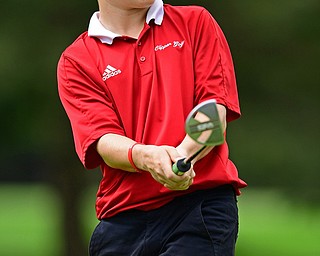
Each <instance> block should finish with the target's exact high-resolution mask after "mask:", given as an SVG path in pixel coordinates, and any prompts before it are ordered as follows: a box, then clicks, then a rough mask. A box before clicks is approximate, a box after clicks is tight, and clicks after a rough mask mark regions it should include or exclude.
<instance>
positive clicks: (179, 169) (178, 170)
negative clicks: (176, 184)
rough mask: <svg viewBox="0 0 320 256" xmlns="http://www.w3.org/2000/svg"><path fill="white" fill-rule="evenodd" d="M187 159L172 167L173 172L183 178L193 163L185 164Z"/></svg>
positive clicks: (180, 160)
mask: <svg viewBox="0 0 320 256" xmlns="http://www.w3.org/2000/svg"><path fill="white" fill-rule="evenodd" d="M184 160H185V158H182V159H179V160H178V161H177V162H175V163H174V164H173V165H172V171H173V172H174V173H175V174H177V175H179V176H181V175H183V174H184V173H185V172H187V171H189V169H190V167H191V163H190V162H188V163H185V162H184Z"/></svg>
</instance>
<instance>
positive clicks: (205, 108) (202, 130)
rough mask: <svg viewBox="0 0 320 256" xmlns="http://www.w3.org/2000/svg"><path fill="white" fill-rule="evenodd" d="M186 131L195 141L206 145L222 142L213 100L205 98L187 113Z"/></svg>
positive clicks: (220, 128)
mask: <svg viewBox="0 0 320 256" xmlns="http://www.w3.org/2000/svg"><path fill="white" fill-rule="evenodd" d="M185 130H186V133H187V134H188V135H189V136H190V137H191V138H192V139H193V140H195V141H196V142H197V143H199V144H203V145H206V146H215V145H220V144H222V143H223V142H224V136H223V132H222V126H221V122H220V118H219V113H218V110H217V104H216V101H215V100H207V101H204V102H202V103H200V104H199V105H197V106H196V107H195V108H194V109H193V110H192V111H191V112H190V114H189V115H188V117H187V119H186V123H185Z"/></svg>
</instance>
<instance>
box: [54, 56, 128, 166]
mask: <svg viewBox="0 0 320 256" xmlns="http://www.w3.org/2000/svg"><path fill="white" fill-rule="evenodd" d="M98 77H99V78H100V79H101V76H100V75H99V72H98V70H97V69H96V68H95V65H94V64H93V63H90V59H89V58H81V59H77V58H75V59H72V58H71V57H69V56H66V55H65V54H63V55H62V56H61V58H60V60H59V63H58V69H57V78H58V91H59V97H60V100H61V102H62V105H63V107H64V109H65V111H66V113H67V115H68V118H69V120H70V123H71V127H72V132H73V138H74V143H75V148H76V152H77V154H78V156H79V158H80V160H81V162H82V163H83V165H84V166H85V167H86V168H88V169H92V168H96V167H97V166H99V165H100V164H101V163H102V158H101V157H100V155H99V154H98V153H97V151H96V148H95V145H96V142H97V140H98V139H99V138H100V137H101V136H103V135H104V134H107V133H114V134H119V135H124V131H123V129H122V126H121V121H120V120H119V118H118V116H117V112H116V110H115V108H114V106H113V104H112V100H111V99H110V98H109V97H108V95H107V94H106V92H105V90H104V88H102V86H103V84H102V83H99V80H98Z"/></svg>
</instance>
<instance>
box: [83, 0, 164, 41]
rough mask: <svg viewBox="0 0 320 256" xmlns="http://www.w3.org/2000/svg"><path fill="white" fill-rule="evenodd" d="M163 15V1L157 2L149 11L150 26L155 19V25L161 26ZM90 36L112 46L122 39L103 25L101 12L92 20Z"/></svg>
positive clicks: (95, 14)
mask: <svg viewBox="0 0 320 256" xmlns="http://www.w3.org/2000/svg"><path fill="white" fill-rule="evenodd" d="M163 15H164V10H163V1H162V0H155V1H154V3H153V5H152V6H151V7H150V9H149V10H148V13H147V17H146V23H148V24H149V23H150V21H151V20H153V19H154V23H155V24H157V25H161V23H162V20H163ZM88 35H89V36H90V37H97V38H99V39H100V41H101V42H102V43H106V44H112V42H113V39H114V38H116V37H121V35H119V34H115V33H113V32H111V31H110V30H108V29H106V28H105V27H104V26H103V25H102V24H101V22H100V20H99V12H95V13H94V14H93V15H92V17H91V19H90V23H89V28H88Z"/></svg>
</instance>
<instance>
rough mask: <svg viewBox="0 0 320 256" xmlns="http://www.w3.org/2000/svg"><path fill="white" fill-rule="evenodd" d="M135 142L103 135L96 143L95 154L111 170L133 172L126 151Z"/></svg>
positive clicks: (118, 136)
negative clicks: (97, 154)
mask: <svg viewBox="0 0 320 256" xmlns="http://www.w3.org/2000/svg"><path fill="white" fill-rule="evenodd" d="M134 143H135V141H133V140H131V139H129V138H127V137H124V136H121V135H117V134H105V135H103V136H102V137H101V138H100V139H99V140H98V143H97V152H98V153H99V154H100V156H101V157H102V159H103V160H104V162H105V163H106V164H107V165H109V166H110V167H112V168H115V169H121V170H124V171H129V172H135V170H134V168H133V167H132V166H131V164H130V162H129V159H128V150H129V148H130V147H131V146H132V145H133V144H134Z"/></svg>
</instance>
